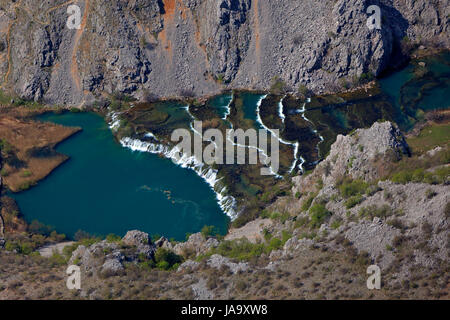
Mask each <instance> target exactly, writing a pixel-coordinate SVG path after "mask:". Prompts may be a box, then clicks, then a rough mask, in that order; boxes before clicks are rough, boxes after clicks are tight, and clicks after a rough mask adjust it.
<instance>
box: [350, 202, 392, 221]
mask: <svg viewBox="0 0 450 320" xmlns="http://www.w3.org/2000/svg"><path fill="white" fill-rule="evenodd" d="M358 214H359V217H361V218H369V219H370V220H373V218H375V217H378V218H387V217H390V216H392V215H395V214H399V212H395V211H394V210H393V209H392V207H391V206H389V205H387V204H385V205H382V206H381V207H378V206H377V205H370V206H368V207H364V208H361V209H360V210H359V213H358Z"/></svg>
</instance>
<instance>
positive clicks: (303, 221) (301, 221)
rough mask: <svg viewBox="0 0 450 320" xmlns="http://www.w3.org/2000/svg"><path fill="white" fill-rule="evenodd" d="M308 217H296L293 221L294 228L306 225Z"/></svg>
mask: <svg viewBox="0 0 450 320" xmlns="http://www.w3.org/2000/svg"><path fill="white" fill-rule="evenodd" d="M308 221H309V219H308V218H307V217H301V218H297V220H296V221H295V225H294V227H295V228H301V227H303V226H304V225H306V224H307V223H308Z"/></svg>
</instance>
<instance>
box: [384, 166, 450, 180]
mask: <svg viewBox="0 0 450 320" xmlns="http://www.w3.org/2000/svg"><path fill="white" fill-rule="evenodd" d="M449 176H450V167H447V166H446V167H442V168H438V169H436V170H434V171H432V172H430V171H425V170H424V169H423V168H419V169H414V170H402V171H400V172H397V173H395V174H393V175H392V177H391V178H390V180H391V181H392V182H395V183H399V184H407V183H410V182H416V183H419V182H424V183H428V184H443V183H446V182H447V181H448V179H449Z"/></svg>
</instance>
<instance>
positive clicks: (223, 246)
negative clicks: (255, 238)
mask: <svg viewBox="0 0 450 320" xmlns="http://www.w3.org/2000/svg"><path fill="white" fill-rule="evenodd" d="M267 252H268V250H267V249H266V248H265V246H264V244H254V243H251V242H250V241H248V240H247V239H239V240H233V241H223V242H221V243H220V245H219V246H218V247H217V248H215V249H213V250H212V251H211V253H212V254H214V253H217V254H220V255H222V256H224V257H228V258H231V259H237V260H249V259H250V258H252V257H259V256H261V254H263V253H267Z"/></svg>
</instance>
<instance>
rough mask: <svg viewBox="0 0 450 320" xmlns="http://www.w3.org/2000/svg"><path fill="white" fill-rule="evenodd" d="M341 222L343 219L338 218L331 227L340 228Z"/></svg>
mask: <svg viewBox="0 0 450 320" xmlns="http://www.w3.org/2000/svg"><path fill="white" fill-rule="evenodd" d="M341 224H342V220H340V219H336V220H334V221H333V223H332V224H331V229H334V230H336V229H339V227H340V226H341Z"/></svg>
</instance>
